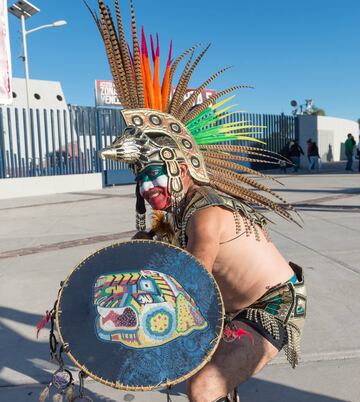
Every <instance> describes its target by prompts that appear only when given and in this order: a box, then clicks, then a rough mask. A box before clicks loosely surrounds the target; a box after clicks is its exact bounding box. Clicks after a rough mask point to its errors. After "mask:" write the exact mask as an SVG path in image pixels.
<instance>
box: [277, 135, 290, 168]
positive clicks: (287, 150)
mask: <svg viewBox="0 0 360 402" xmlns="http://www.w3.org/2000/svg"><path fill="white" fill-rule="evenodd" d="M289 153H290V141H287V142H286V144H285V145H284V146H283V147H282V149H281V151H280V155H281V156H283V157H284V158H286V159H289ZM279 165H280V172H283V173H286V168H287V163H286V160H283V159H282V160H280V161H279Z"/></svg>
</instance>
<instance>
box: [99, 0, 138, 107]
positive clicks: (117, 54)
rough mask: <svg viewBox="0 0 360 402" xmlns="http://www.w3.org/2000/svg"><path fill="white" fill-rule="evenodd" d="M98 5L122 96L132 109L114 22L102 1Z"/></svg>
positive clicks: (132, 105)
mask: <svg viewBox="0 0 360 402" xmlns="http://www.w3.org/2000/svg"><path fill="white" fill-rule="evenodd" d="M99 4H101V6H100V10H101V11H100V12H101V13H102V14H103V16H104V19H105V24H106V26H107V29H108V32H109V35H110V41H111V46H112V49H113V53H114V58H115V62H116V68H117V70H118V72H119V76H120V80H121V86H122V89H123V92H124V96H125V101H126V103H127V104H128V105H129V107H134V104H133V101H132V99H131V96H130V90H129V82H128V81H127V77H126V72H125V67H124V65H123V60H122V58H121V50H120V44H119V40H118V37H117V35H116V30H115V26H114V21H113V18H112V16H111V12H110V9H109V8H108V7H106V8H105V9H104V8H103V7H104V4H103V2H102V0H99Z"/></svg>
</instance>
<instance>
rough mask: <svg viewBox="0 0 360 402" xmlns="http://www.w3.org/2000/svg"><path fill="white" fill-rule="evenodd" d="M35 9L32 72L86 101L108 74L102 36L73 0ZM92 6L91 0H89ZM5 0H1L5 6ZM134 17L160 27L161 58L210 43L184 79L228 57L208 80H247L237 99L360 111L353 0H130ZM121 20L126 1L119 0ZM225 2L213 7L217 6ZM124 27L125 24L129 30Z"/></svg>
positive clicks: (152, 29) (15, 35) (271, 108)
mask: <svg viewBox="0 0 360 402" xmlns="http://www.w3.org/2000/svg"><path fill="white" fill-rule="evenodd" d="M107 1H108V3H109V4H111V5H112V3H113V0H107ZM31 2H32V3H33V4H34V5H36V6H38V7H39V8H40V9H41V12H40V13H38V14H37V15H35V16H34V17H32V18H30V19H29V20H28V21H27V29H28V30H29V29H32V28H35V27H37V26H40V25H43V24H47V23H51V22H53V21H56V20H62V19H64V20H66V21H67V23H68V24H67V25H66V26H63V27H59V28H49V29H44V30H40V31H38V32H34V33H32V34H29V35H28V52H29V68H30V78H33V79H44V80H54V81H60V82H61V84H62V87H63V90H64V93H65V97H66V100H67V102H68V103H72V104H77V105H89V106H93V105H94V81H95V79H111V74H110V71H109V68H108V64H107V59H106V56H105V51H104V47H103V43H102V40H101V38H100V35H99V33H98V31H97V28H96V26H95V24H94V22H93V20H92V18H91V16H90V15H89V13H88V11H87V10H86V8H85V6H84V5H83V3H82V1H81V0H61V1H59V0H57V1H55V0H32V1H31ZM88 2H89V4H90V5H92V6H93V7H94V8H95V7H96V3H97V2H96V1H95V0H88ZM12 3H13V2H12V1H9V2H8V5H9V6H10V5H11V4H12ZM134 4H135V12H136V17H137V23H138V27H139V28H140V26H141V25H144V26H145V30H146V33H147V34H149V33H156V32H158V33H159V36H160V43H161V51H162V55H163V59H162V60H163V62H164V61H165V59H166V55H167V50H168V44H169V42H170V39H172V40H173V43H174V55H178V54H180V53H181V52H182V51H183V50H185V49H187V48H188V47H190V46H191V45H193V44H195V43H199V42H201V43H208V42H211V43H212V47H211V48H210V50H209V51H208V54H207V56H206V57H205V59H204V60H203V62H202V64H201V65H200V66H199V68H198V69H197V71H196V73H195V74H194V76H193V79H192V82H191V84H192V86H196V85H197V84H200V83H201V82H202V81H204V80H205V79H206V78H207V77H208V76H209V75H211V74H212V73H213V72H215V71H217V70H218V69H220V68H222V67H224V66H229V65H231V66H234V68H232V69H231V70H229V71H228V72H227V73H225V74H224V75H222V77H220V78H219V79H217V80H216V81H215V82H214V84H213V85H212V88H214V89H216V90H221V89H224V88H226V87H229V86H232V85H236V84H248V85H254V86H255V87H256V88H255V89H254V90H250V89H247V90H246V89H245V90H241V91H239V92H238V93H237V97H236V99H237V104H238V109H241V110H246V111H248V112H255V113H281V112H284V113H285V114H289V113H290V112H291V106H290V104H289V103H290V100H291V99H296V100H297V101H298V102H301V103H304V100H305V99H307V98H311V99H313V100H314V102H315V104H316V105H317V106H319V107H321V108H323V109H325V111H326V113H327V115H330V116H336V117H342V118H348V119H353V120H357V119H358V118H360V30H359V25H358V24H359V22H358V21H359V15H360V2H359V1H358V0H344V1H342V2H334V1H329V0H316V1H310V0H304V1H302V2H299V1H298V2H292V1H289V0H273V1H269V0H252V1H243V0H227V1H223V2H221V1H212V0H211V1H210V0H196V1H194V0H181V1H180V0H178V1H174V0H172V1H171V0H151V1H148V0H134ZM120 5H121V7H122V14H123V16H124V24H125V27H126V28H130V26H129V1H128V0H120ZM223 5H224V7H223V8H220V7H221V6H223ZM9 24H10V38H11V51H12V63H13V76H14V77H24V67H23V63H22V62H21V60H20V59H19V56H20V55H21V54H22V45H21V30H20V21H19V20H18V19H17V18H15V17H13V16H12V15H9ZM128 33H129V30H128Z"/></svg>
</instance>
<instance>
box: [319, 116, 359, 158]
mask: <svg viewBox="0 0 360 402" xmlns="http://www.w3.org/2000/svg"><path fill="white" fill-rule="evenodd" d="M317 126H318V143H319V152H320V155H321V157H322V158H323V156H325V159H323V160H325V161H326V160H327V159H326V155H327V153H328V152H329V145H330V146H332V152H333V155H334V159H333V160H334V161H339V160H343V159H346V157H345V141H346V138H347V134H348V133H351V134H352V135H353V136H354V137H355V140H356V143H357V142H358V139H359V125H358V123H357V122H356V121H352V120H346V119H339V118H337V117H328V116H319V117H318V123H317Z"/></svg>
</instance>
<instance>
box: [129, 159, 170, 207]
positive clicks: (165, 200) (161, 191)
mask: <svg viewBox="0 0 360 402" xmlns="http://www.w3.org/2000/svg"><path fill="white" fill-rule="evenodd" d="M135 180H136V181H137V182H138V183H139V191H140V195H141V196H142V197H143V198H144V199H145V200H146V201H147V202H148V203H149V204H150V205H151V207H152V208H153V209H157V210H164V209H167V208H168V207H169V206H170V205H171V199H170V194H169V191H168V188H167V186H168V176H167V174H166V171H165V166H164V165H154V166H148V167H147V168H146V169H144V170H143V171H142V172H141V173H140V174H138V175H137V176H136V178H135Z"/></svg>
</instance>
